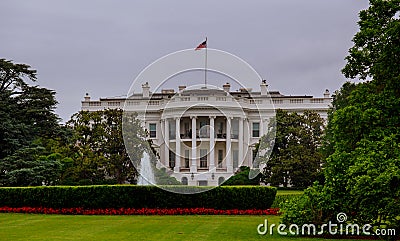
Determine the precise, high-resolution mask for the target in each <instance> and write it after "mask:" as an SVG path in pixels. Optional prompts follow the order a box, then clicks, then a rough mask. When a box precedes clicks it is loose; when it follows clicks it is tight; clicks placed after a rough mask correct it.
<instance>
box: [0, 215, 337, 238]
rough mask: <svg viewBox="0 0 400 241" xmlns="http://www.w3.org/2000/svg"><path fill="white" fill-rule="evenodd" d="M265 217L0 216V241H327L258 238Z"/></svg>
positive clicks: (274, 221)
mask: <svg viewBox="0 0 400 241" xmlns="http://www.w3.org/2000/svg"><path fill="white" fill-rule="evenodd" d="M265 218H267V219H268V222H270V223H272V222H273V223H278V222H279V217H277V216H63V215H38V214H0V240H157V241H162V240H228V241H232V240H288V239H290V240H300V241H304V240H312V241H318V240H327V239H317V238H297V237H293V238H289V237H283V236H279V235H278V234H275V235H274V236H272V237H271V236H269V235H265V236H262V235H259V234H257V231H256V228H257V226H258V224H260V223H262V222H264V219H265ZM335 241H339V239H335Z"/></svg>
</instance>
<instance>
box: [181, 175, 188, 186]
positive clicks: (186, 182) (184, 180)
mask: <svg viewBox="0 0 400 241" xmlns="http://www.w3.org/2000/svg"><path fill="white" fill-rule="evenodd" d="M181 182H182V184H183V185H188V179H187V177H182V180H181Z"/></svg>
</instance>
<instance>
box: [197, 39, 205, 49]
mask: <svg viewBox="0 0 400 241" xmlns="http://www.w3.org/2000/svg"><path fill="white" fill-rule="evenodd" d="M204 48H207V38H206V40H205V41H204V42H202V43H201V44H199V46H197V48H196V49H195V50H200V49H204Z"/></svg>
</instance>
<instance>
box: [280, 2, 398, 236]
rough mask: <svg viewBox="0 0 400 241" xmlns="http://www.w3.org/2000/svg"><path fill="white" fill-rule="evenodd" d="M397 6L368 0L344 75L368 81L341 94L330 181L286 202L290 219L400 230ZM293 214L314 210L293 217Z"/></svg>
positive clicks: (328, 149) (329, 146) (331, 130)
mask: <svg viewBox="0 0 400 241" xmlns="http://www.w3.org/2000/svg"><path fill="white" fill-rule="evenodd" d="M399 11H400V1H399V0H389V1H386V0H370V6H369V8H368V9H366V10H363V11H361V12H360V21H359V22H358V24H359V26H360V31H359V32H358V33H357V34H356V35H355V36H354V38H353V42H354V46H353V47H352V48H351V49H350V51H349V55H348V56H347V57H346V60H347V64H346V66H345V67H344V68H343V70H342V72H343V73H344V75H345V76H346V77H348V78H356V77H358V78H360V79H364V80H368V81H365V82H363V83H359V84H351V83H346V84H344V85H343V87H342V89H341V90H340V91H339V92H336V96H335V99H334V102H333V110H332V111H331V112H330V113H329V116H328V126H327V133H328V134H327V136H326V140H325V155H327V160H326V166H325V171H324V173H325V180H326V181H325V185H323V186H318V185H315V186H314V187H313V188H311V189H310V190H309V191H307V192H306V193H305V195H304V196H303V198H302V202H301V203H302V205H301V207H300V205H292V206H291V207H289V208H288V209H287V210H286V211H287V213H288V214H287V215H286V214H285V215H284V220H285V221H286V222H289V223H297V224H299V223H298V222H299V221H305V222H308V223H309V222H312V221H314V222H325V221H327V220H335V215H336V214H337V213H339V212H345V213H347V214H348V220H349V221H350V222H357V223H369V224H372V225H373V226H374V228H377V227H381V228H382V227H386V228H395V229H397V230H399V228H400V221H399V218H398V217H400V202H399V200H400V189H399V184H400V88H399V86H400V68H399V66H400V62H399V61H400V39H399V36H400V21H399V17H398V14H399ZM313 190H319V192H314V191H313ZM315 207H318V208H315ZM307 209H308V211H309V212H308V211H306V210H307ZM310 210H311V211H310ZM293 211H296V212H303V213H305V212H308V213H309V214H310V215H309V216H307V218H308V219H304V216H305V215H303V217H302V218H303V220H298V219H297V220H296V219H293V218H292V217H293V216H292V217H291V213H293ZM317 214H318V215H317ZM389 238H393V239H394V238H395V237H389Z"/></svg>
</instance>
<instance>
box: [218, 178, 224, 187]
mask: <svg viewBox="0 0 400 241" xmlns="http://www.w3.org/2000/svg"><path fill="white" fill-rule="evenodd" d="M224 182H225V178H224V177H219V178H218V185H221V184H222V183H224Z"/></svg>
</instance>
